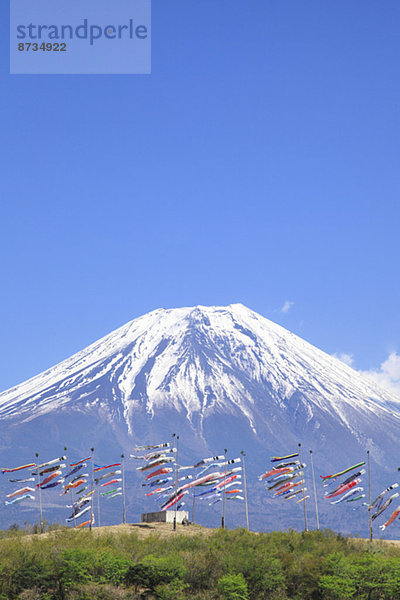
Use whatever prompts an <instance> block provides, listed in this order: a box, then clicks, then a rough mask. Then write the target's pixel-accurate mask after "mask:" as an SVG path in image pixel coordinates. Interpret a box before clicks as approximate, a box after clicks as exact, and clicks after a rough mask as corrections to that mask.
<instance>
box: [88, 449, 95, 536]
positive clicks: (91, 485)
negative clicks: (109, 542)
mask: <svg viewBox="0 0 400 600" xmlns="http://www.w3.org/2000/svg"><path fill="white" fill-rule="evenodd" d="M90 452H91V454H92V477H91V484H90V492H91V495H90V523H89V530H90V531H92V524H93V484H94V481H93V480H94V463H93V453H94V448H90Z"/></svg>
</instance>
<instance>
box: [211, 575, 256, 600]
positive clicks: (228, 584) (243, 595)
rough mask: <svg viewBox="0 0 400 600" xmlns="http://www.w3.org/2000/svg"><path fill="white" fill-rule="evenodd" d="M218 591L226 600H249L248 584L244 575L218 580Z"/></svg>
mask: <svg viewBox="0 0 400 600" xmlns="http://www.w3.org/2000/svg"><path fill="white" fill-rule="evenodd" d="M218 591H219V593H220V594H222V596H223V598H224V600H249V592H248V589H247V582H246V580H245V578H244V577H243V575H242V573H231V574H227V575H224V576H223V577H221V578H220V579H219V580H218Z"/></svg>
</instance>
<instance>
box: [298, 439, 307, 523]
mask: <svg viewBox="0 0 400 600" xmlns="http://www.w3.org/2000/svg"><path fill="white" fill-rule="evenodd" d="M298 446H299V460H300V469H301V468H302V466H301V465H302V462H301V444H300V442H299V443H298ZM303 504H304V531H308V525H307V509H306V491H305V489H304V473H303Z"/></svg>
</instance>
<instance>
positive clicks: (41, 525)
mask: <svg viewBox="0 0 400 600" xmlns="http://www.w3.org/2000/svg"><path fill="white" fill-rule="evenodd" d="M35 456H36V461H37V462H36V464H37V479H38V482H37V487H38V490H39V511H40V533H43V510H42V488H41V487H40V474H39V453H38V452H36V454H35Z"/></svg>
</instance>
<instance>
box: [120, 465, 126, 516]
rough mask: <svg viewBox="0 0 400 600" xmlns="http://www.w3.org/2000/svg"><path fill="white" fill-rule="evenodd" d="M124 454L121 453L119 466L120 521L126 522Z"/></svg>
mask: <svg viewBox="0 0 400 600" xmlns="http://www.w3.org/2000/svg"><path fill="white" fill-rule="evenodd" d="M124 458H125V455H124V454H121V466H122V523H123V524H124V525H125V524H126V504H125V463H124Z"/></svg>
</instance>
